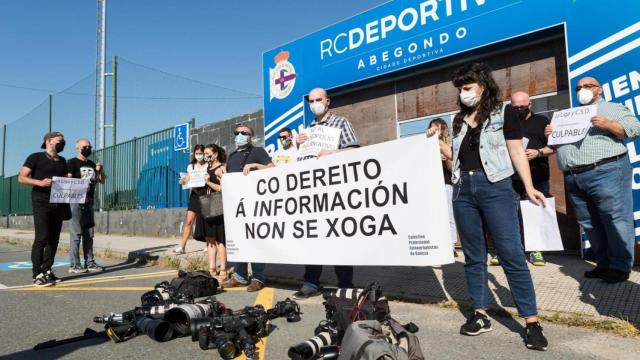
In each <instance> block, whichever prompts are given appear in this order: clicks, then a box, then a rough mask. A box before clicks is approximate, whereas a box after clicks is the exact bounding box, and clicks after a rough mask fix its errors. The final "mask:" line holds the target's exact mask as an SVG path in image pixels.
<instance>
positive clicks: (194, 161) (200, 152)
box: [173, 144, 209, 254]
mask: <svg viewBox="0 0 640 360" xmlns="http://www.w3.org/2000/svg"><path fill="white" fill-rule="evenodd" d="M208 167H209V165H208V164H207V163H206V162H205V161H204V145H202V144H198V145H196V146H194V147H193V156H192V158H191V162H190V163H189V166H188V167H187V173H186V175H185V176H180V180H179V181H178V182H179V183H180V185H182V186H183V188H185V187H188V188H191V194H190V195H189V205H188V206H187V215H186V217H185V218H184V225H183V226H182V239H181V240H180V245H178V246H177V247H176V248H175V249H173V252H174V253H176V254H184V253H185V250H186V248H187V241H188V240H189V235H191V228H192V227H193V223H194V221H195V220H196V215H197V214H198V213H199V211H200V203H199V202H198V197H199V196H200V195H202V194H204V192H205V191H206V187H205V186H204V184H203V185H200V186H195V187H193V186H192V185H191V181H190V180H191V179H190V175H189V174H190V173H192V172H194V171H206V169H207V168H208Z"/></svg>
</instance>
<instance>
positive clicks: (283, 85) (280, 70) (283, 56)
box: [269, 51, 296, 100]
mask: <svg viewBox="0 0 640 360" xmlns="http://www.w3.org/2000/svg"><path fill="white" fill-rule="evenodd" d="M274 60H275V63H276V67H275V69H272V68H269V79H270V80H269V85H270V86H269V87H270V91H269V100H273V99H274V98H276V99H280V100H282V99H284V98H286V97H287V96H289V94H290V93H291V91H292V90H293V86H294V85H295V83H296V69H294V68H293V64H291V63H290V62H289V52H288V51H280V53H279V54H278V55H276V57H275V58H274Z"/></svg>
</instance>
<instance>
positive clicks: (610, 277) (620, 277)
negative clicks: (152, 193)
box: [600, 269, 629, 284]
mask: <svg viewBox="0 0 640 360" xmlns="http://www.w3.org/2000/svg"><path fill="white" fill-rule="evenodd" d="M600 279H602V280H604V282H607V283H609V284H615V283H619V282H623V281H627V280H629V273H628V272H625V271H618V270H613V269H610V270H607V271H605V272H604V273H602V274H600Z"/></svg>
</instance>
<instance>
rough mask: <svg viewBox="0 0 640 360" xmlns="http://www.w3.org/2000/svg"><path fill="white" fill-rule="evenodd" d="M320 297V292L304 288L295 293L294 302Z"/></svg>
mask: <svg viewBox="0 0 640 360" xmlns="http://www.w3.org/2000/svg"><path fill="white" fill-rule="evenodd" d="M318 295H320V291H318V290H316V289H312V288H310V287H303V288H302V289H300V290H298V291H296V292H295V293H293V296H292V297H293V299H294V300H303V299H308V298H310V297H313V296H318Z"/></svg>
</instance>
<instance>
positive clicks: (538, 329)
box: [524, 322, 549, 351]
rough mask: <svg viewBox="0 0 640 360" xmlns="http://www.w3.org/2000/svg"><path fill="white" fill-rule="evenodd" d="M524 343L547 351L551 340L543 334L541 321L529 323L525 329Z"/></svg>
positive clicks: (534, 348) (535, 348) (528, 346)
mask: <svg viewBox="0 0 640 360" xmlns="http://www.w3.org/2000/svg"><path fill="white" fill-rule="evenodd" d="M524 332H525V335H524V343H525V345H527V348H528V349H532V350H540V351H547V346H549V342H548V341H547V338H546V337H544V334H542V326H541V325H540V323H539V322H534V323H529V324H527V326H526V327H525V329H524Z"/></svg>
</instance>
